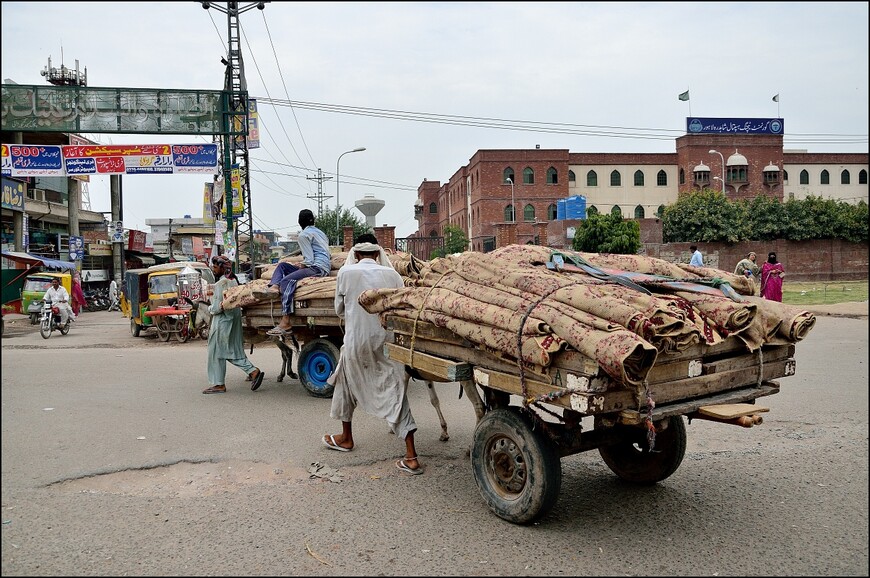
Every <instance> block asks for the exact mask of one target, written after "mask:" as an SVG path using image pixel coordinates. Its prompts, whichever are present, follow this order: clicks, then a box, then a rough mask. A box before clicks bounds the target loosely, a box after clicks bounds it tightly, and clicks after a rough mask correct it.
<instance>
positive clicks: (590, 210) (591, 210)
mask: <svg viewBox="0 0 870 578" xmlns="http://www.w3.org/2000/svg"><path fill="white" fill-rule="evenodd" d="M597 214H598V207H596V206H595V205H589V206H588V207H586V216H587V217H588V216H589V215H597Z"/></svg>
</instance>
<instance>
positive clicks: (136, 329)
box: [130, 319, 142, 337]
mask: <svg viewBox="0 0 870 578" xmlns="http://www.w3.org/2000/svg"><path fill="white" fill-rule="evenodd" d="M141 332H142V326H141V325H139V324H138V323H136V320H135V319H131V320H130V333H132V334H133V337H139V334H140V333H141Z"/></svg>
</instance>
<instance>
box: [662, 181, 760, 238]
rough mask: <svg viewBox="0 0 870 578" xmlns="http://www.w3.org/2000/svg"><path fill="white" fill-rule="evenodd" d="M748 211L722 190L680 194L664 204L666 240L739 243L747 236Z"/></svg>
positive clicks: (663, 226)
mask: <svg viewBox="0 0 870 578" xmlns="http://www.w3.org/2000/svg"><path fill="white" fill-rule="evenodd" d="M746 220H747V218H746V213H745V210H741V209H740V207H739V205H738V204H737V203H732V202H730V201H729V200H728V198H727V197H725V195H723V194H722V192H721V191H713V190H710V189H704V190H702V191H697V192H694V193H690V194H687V195H682V196H680V198H679V199H677V202H676V203H674V204H673V205H670V206H668V207H665V211H664V215H663V216H662V233H663V235H664V241H665V243H674V242H689V241H700V242H711V241H724V242H727V243H736V242H738V241H740V240H742V239H744V238H745V237H746V232H747V231H748V224H747V223H746Z"/></svg>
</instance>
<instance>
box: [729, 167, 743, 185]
mask: <svg viewBox="0 0 870 578" xmlns="http://www.w3.org/2000/svg"><path fill="white" fill-rule="evenodd" d="M725 179H726V180H727V181H728V182H729V183H745V182H746V167H745V166H743V165H739V166H732V167H728V171H727V172H726V173H725Z"/></svg>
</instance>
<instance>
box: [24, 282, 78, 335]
mask: <svg viewBox="0 0 870 578" xmlns="http://www.w3.org/2000/svg"><path fill="white" fill-rule="evenodd" d="M52 279H60V284H61V287H63V288H64V289H66V291H67V293H69V294H70V296H72V275H70V274H69V273H46V272H43V273H31V274H30V275H28V276H27V277H26V278H25V279H24V286H23V287H22V288H21V311H22V312H23V313H25V314H26V315H29V316H30V324H31V325H36V324H37V323H39V317H40V316H41V315H42V298H43V296H45V292H46V291H48V288H49V287H51V280H52Z"/></svg>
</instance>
